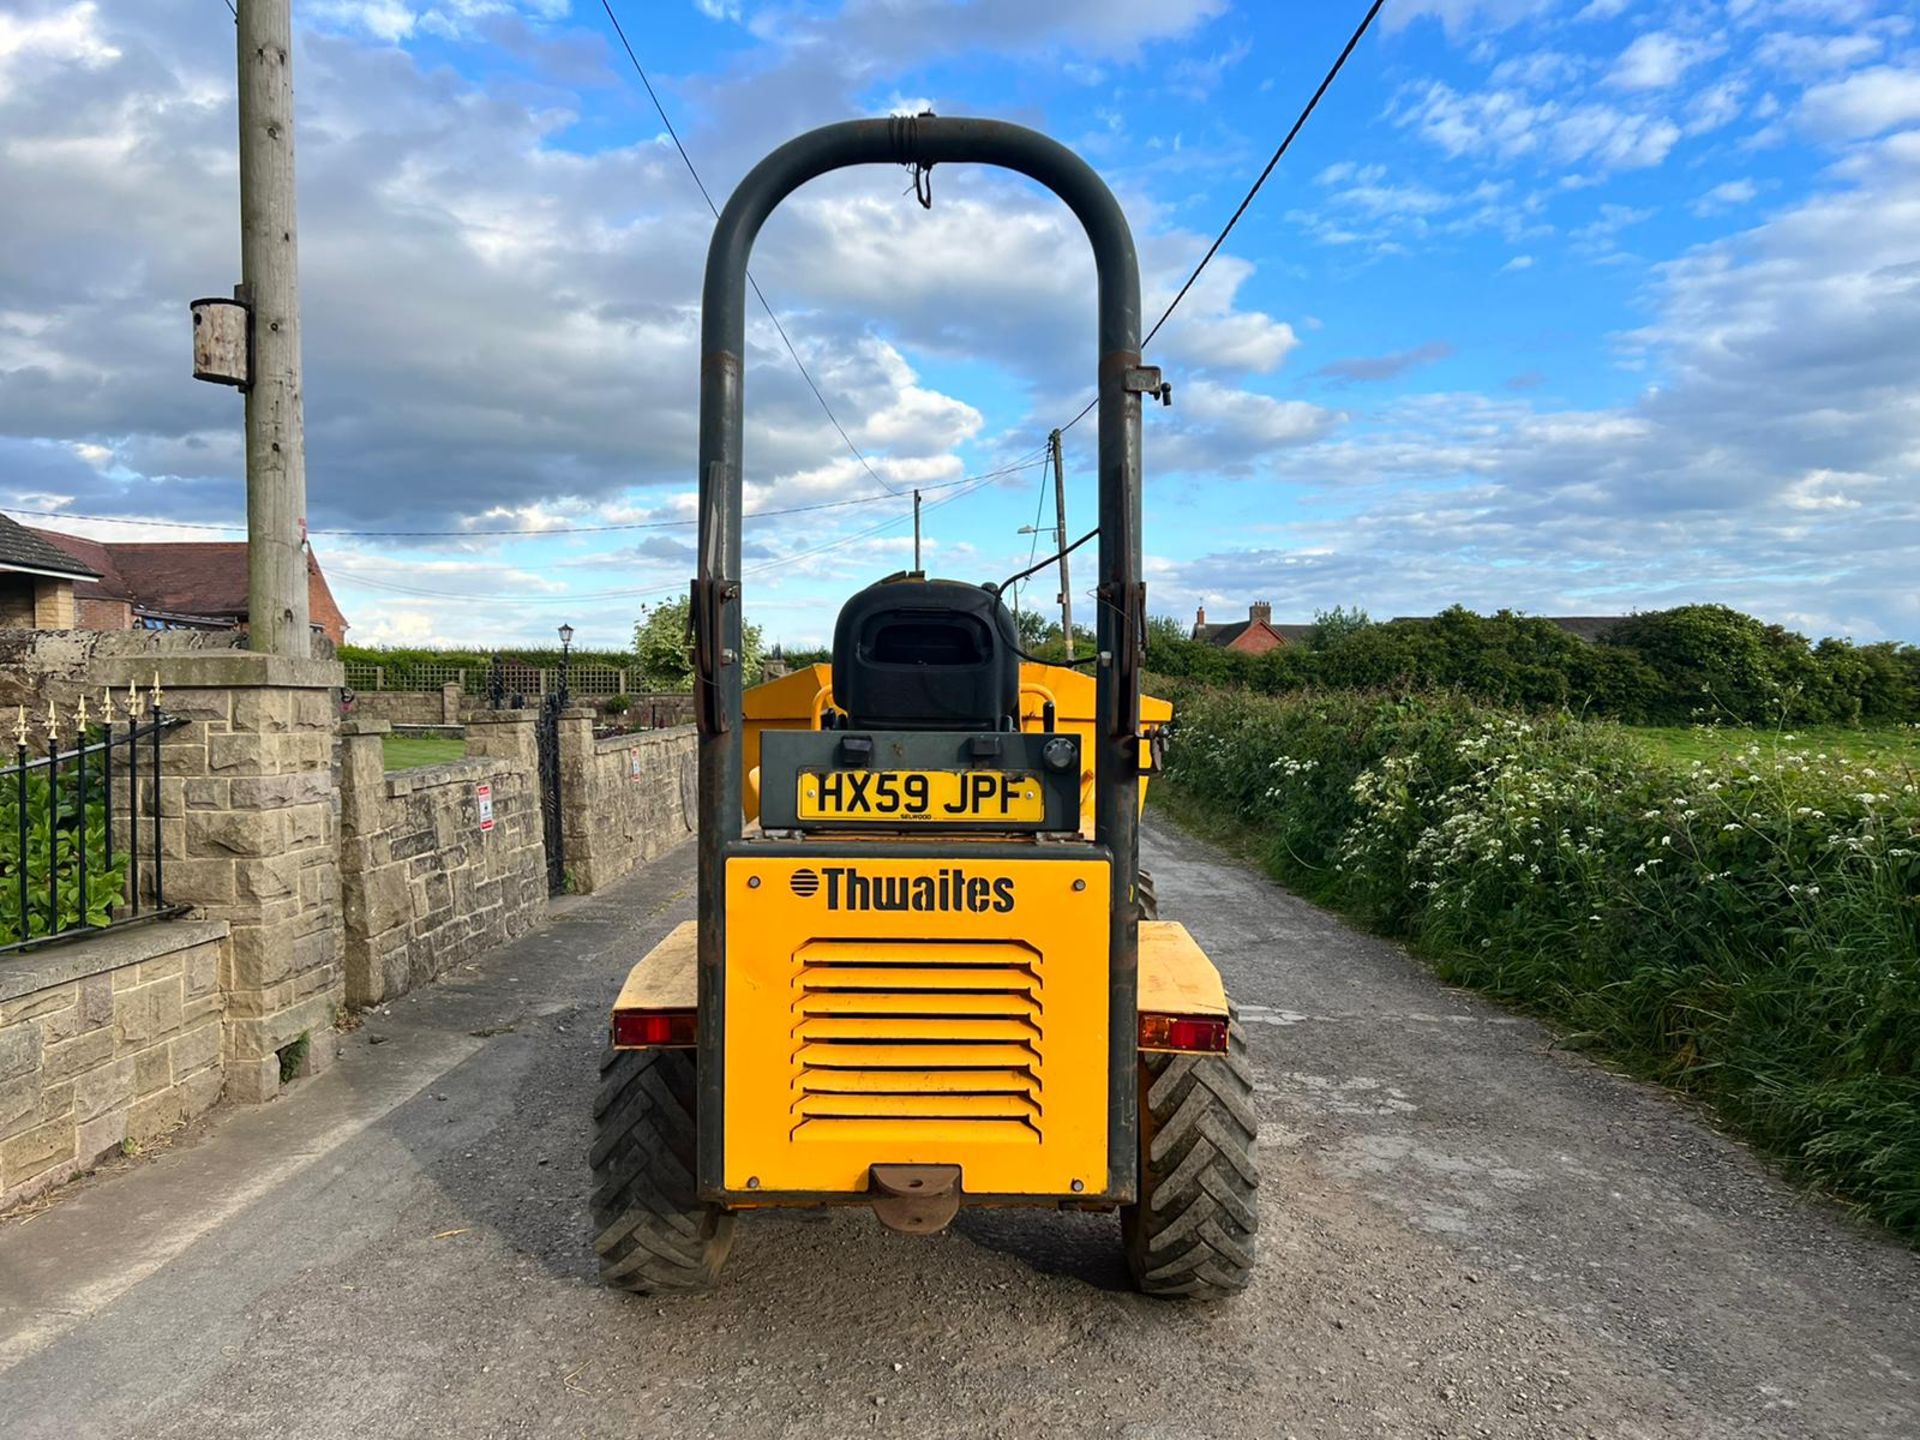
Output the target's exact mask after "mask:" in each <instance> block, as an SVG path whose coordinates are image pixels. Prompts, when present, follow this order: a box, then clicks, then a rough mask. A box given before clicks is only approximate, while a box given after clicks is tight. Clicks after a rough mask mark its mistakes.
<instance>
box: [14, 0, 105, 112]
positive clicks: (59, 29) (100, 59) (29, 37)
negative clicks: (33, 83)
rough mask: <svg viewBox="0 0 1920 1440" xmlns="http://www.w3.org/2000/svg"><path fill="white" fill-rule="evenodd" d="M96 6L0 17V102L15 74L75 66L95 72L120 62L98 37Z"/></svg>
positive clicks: (89, 0)
mask: <svg viewBox="0 0 1920 1440" xmlns="http://www.w3.org/2000/svg"><path fill="white" fill-rule="evenodd" d="M99 20H100V10H99V6H97V5H95V4H93V3H91V0H87V3H84V4H78V5H68V6H66V7H64V8H61V9H55V10H52V11H49V12H47V13H44V14H41V15H35V16H22V15H5V14H0V100H5V99H6V98H7V92H8V90H9V88H10V87H11V83H12V79H13V76H14V74H15V72H17V71H20V72H24V71H30V70H35V71H37V70H42V69H57V68H59V67H62V66H68V65H77V66H79V67H80V68H81V69H83V70H98V69H99V68H101V67H102V66H103V65H107V64H110V63H111V62H113V61H114V60H117V59H119V58H120V51H119V50H118V49H117V48H115V47H114V46H113V45H111V44H109V43H108V42H107V41H106V40H105V39H104V38H103V37H102V36H101V34H100V25H99Z"/></svg>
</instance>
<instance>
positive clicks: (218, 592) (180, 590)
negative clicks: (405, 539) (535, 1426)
mask: <svg viewBox="0 0 1920 1440" xmlns="http://www.w3.org/2000/svg"><path fill="white" fill-rule="evenodd" d="M307 606H308V613H309V617H310V618H311V620H312V622H313V628H314V629H316V630H318V631H320V632H321V633H322V634H324V635H326V636H327V638H328V639H330V640H332V641H333V643H334V644H335V645H339V644H342V643H344V641H345V640H346V635H347V617H346V616H345V615H343V614H342V613H341V611H340V607H339V605H338V604H337V603H336V602H335V601H334V598H333V591H332V590H331V588H329V587H328V585H327V577H326V575H325V574H324V573H322V571H321V569H320V562H319V561H318V560H316V559H315V558H314V556H313V552H312V551H308V552H307ZM246 622H247V545H246V542H245V541H244V540H219V541H187V542H174V541H118V540H112V541H102V540H89V539H87V538H85V537H84V536H80V535H63V534H61V533H59V532H58V531H55V530H39V529H33V528H30V527H28V526H24V525H21V524H18V523H17V522H15V521H13V520H10V519H8V518H7V517H6V516H4V515H0V625H5V626H26V627H31V628H34V629H39V630H67V629H73V630H232V629H236V628H238V627H241V626H244V625H245V624H246Z"/></svg>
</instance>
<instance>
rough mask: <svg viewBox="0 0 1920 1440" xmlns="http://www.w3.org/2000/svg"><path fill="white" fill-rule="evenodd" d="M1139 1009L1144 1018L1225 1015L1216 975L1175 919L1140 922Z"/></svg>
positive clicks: (1221, 986) (1222, 991)
mask: <svg viewBox="0 0 1920 1440" xmlns="http://www.w3.org/2000/svg"><path fill="white" fill-rule="evenodd" d="M1139 1008H1140V1011H1141V1012H1142V1013H1143V1014H1147V1015H1191V1016H1194V1017H1196V1018H1201V1017H1204V1018H1207V1019H1212V1018H1214V1017H1216V1016H1220V1015H1225V1014H1226V1013H1227V987H1226V984H1225V983H1224V982H1223V981H1222V980H1221V979H1220V972H1219V971H1218V970H1217V969H1215V968H1214V964H1213V961H1211V960H1209V959H1208V958H1207V952H1206V951H1204V950H1202V949H1201V948H1200V944H1199V942H1198V941H1197V940H1195V939H1194V938H1193V936H1191V935H1189V934H1188V933H1187V927H1186V926H1184V925H1182V924H1180V923H1179V922H1178V921H1177V920H1142V921H1141V922H1140V996H1139Z"/></svg>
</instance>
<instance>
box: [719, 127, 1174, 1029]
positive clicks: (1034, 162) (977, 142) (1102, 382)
mask: <svg viewBox="0 0 1920 1440" xmlns="http://www.w3.org/2000/svg"><path fill="white" fill-rule="evenodd" d="M955 161H976V162H979V163H981V164H987V165H998V166H1000V167H1002V168H1004V169H1008V170H1014V171H1017V172H1019V173H1020V174H1022V175H1025V176H1027V177H1029V178H1030V179H1033V180H1036V181H1038V182H1039V183H1040V184H1042V185H1044V186H1046V187H1047V188H1048V189H1050V190H1052V191H1053V192H1054V194H1056V195H1058V196H1059V197H1060V198H1061V199H1062V200H1063V201H1065V202H1066V204H1067V207H1068V208H1069V209H1070V210H1072V211H1073V213H1074V215H1075V216H1076V217H1078V219H1079V221H1080V224H1081V226H1082V228H1083V229H1084V230H1085V231H1086V234H1087V239H1088V241H1089V242H1090V243H1091V244H1092V246H1093V258H1094V265H1095V268H1096V270H1097V272H1098V275H1099V317H1100V354H1099V367H1098V376H1099V399H1098V403H1099V417H1100V419H1099V425H1100V428H1099V479H1100V560H1099V574H1100V583H1099V589H1098V591H1097V594H1098V597H1099V601H1100V605H1099V651H1100V661H1099V672H1098V688H1097V695H1098V707H1097V710H1096V728H1097V731H1098V737H1097V741H1096V748H1095V757H1094V825H1095V834H1094V838H1095V842H1096V843H1097V844H1100V845H1102V846H1104V847H1105V848H1106V849H1107V850H1108V851H1109V853H1110V854H1111V855H1112V858H1113V865H1114V877H1113V883H1114V888H1115V891H1116V894H1117V895H1118V896H1121V897H1124V896H1127V895H1129V894H1130V893H1131V889H1132V886H1133V878H1134V872H1135V870H1136V869H1137V868H1138V861H1139V825H1138V816H1139V810H1138V805H1139V786H1138V780H1139V773H1140V746H1139V739H1138V735H1139V728H1140V726H1139V709H1140V662H1141V659H1142V655H1143V643H1144V638H1145V591H1144V587H1143V586H1142V584H1141V582H1140V397H1141V395H1142V394H1143V393H1154V392H1157V391H1158V390H1159V388H1160V386H1159V375H1158V373H1157V372H1156V371H1153V370H1151V369H1148V368H1145V367H1143V366H1142V365H1141V364H1140V276H1139V266H1138V262H1137V260H1136V258H1135V255H1134V248H1133V234H1132V232H1131V231H1130V230H1129V229H1128V227H1127V220H1126V216H1125V215H1124V214H1123V213H1122V212H1121V210H1120V206H1119V203H1118V202H1117V201H1115V199H1114V198H1113V193H1112V192H1111V191H1110V190H1108V189H1107V187H1106V184H1105V183H1104V182H1103V181H1102V180H1101V179H1100V177H1099V176H1098V175H1097V174H1095V173H1094V171H1093V169H1092V167H1090V166H1089V165H1088V164H1087V163H1086V162H1085V161H1084V160H1082V159H1081V158H1080V157H1079V156H1078V155H1075V154H1074V153H1073V152H1072V151H1071V150H1069V149H1067V148H1066V147H1065V146H1064V145H1061V144H1060V143H1058V142H1057V141H1054V140H1051V139H1048V138H1047V137H1046V136H1044V135H1042V134H1040V133H1038V132H1037V131H1034V130H1029V129H1026V128H1025V127H1023V126H1019V125H1011V124H1008V123H1007V122H1005V121H1001V120H978V119H952V118H947V117H944V116H941V117H935V116H931V115H921V116H913V117H896V118H894V119H891V120H849V121H844V122H842V123H840V124H836V125H826V126H822V127H821V128H820V129H818V130H811V131H808V132H807V133H806V134H804V135H801V136H798V137H796V138H795V139H793V140H789V141H788V142H787V143H786V144H784V145H782V146H781V147H780V148H779V149H777V150H775V151H773V153H772V154H770V155H768V156H767V157H766V159H764V160H762V161H761V162H760V163H759V164H758V165H756V166H754V168H753V169H752V170H751V171H749V172H748V173H747V176H746V178H745V179H743V180H742V181H741V182H740V185H739V187H738V188H737V189H736V190H735V191H734V192H733V195H732V197H731V198H730V199H729V200H728V201H727V205H726V208H725V209H724V210H723V211H722V212H721V214H720V219H719V222H718V223H717V224H716V225H715V226H714V231H713V242H712V244H711V246H710V247H709V248H708V251H707V271H706V285H705V290H704V292H703V295H702V299H701V335H700V340H701V360H700V539H699V576H698V578H697V579H696V580H695V581H694V582H693V608H692V619H693V626H694V658H695V671H696V689H697V691H698V694H697V697H696V698H697V705H696V715H697V719H698V723H699V729H700V764H699V774H700V831H699V842H698V843H699V865H700V902H699V914H700V921H701V961H702V968H703V970H705V969H706V968H707V967H708V966H709V965H711V966H712V967H714V968H715V969H717V967H718V966H719V964H720V963H721V956H722V954H723V953H724V952H723V951H722V950H721V949H720V946H721V944H722V940H721V936H720V923H719V922H720V920H721V918H722V915H721V897H722V893H723V891H724V886H725V877H724V873H723V866H724V861H725V853H726V850H727V847H728V846H729V845H731V844H732V843H734V842H736V841H738V840H739V838H740V834H741V823H742V822H741V755H742V750H741V692H742V688H743V687H742V677H741V667H740V655H741V594H740V520H741V454H742V428H743V414H742V409H741V405H742V392H743V383H742V382H743V372H744V359H743V357H744V351H745V348H746V303H747V261H748V258H749V256H750V255H751V253H752V250H753V242H754V239H755V237H756V236H758V234H759V233H760V227H761V226H762V225H763V224H764V223H765V222H766V219H767V217H768V216H769V215H770V214H772V213H773V210H774V207H776V206H777V205H779V203H780V202H781V201H782V200H784V199H785V198H786V197H787V196H788V195H790V194H792V193H793V192H794V191H795V190H796V189H798V188H799V187H800V186H801V185H804V184H805V183H806V182H807V181H809V180H812V179H814V178H816V177H818V176H820V175H824V174H827V173H828V172H830V171H834V170H840V169H844V168H846V167H847V166H850V165H919V166H930V165H934V164H947V163H951V162H955ZM1113 908H1114V914H1115V927H1114V936H1113V939H1114V948H1113V951H1112V959H1113V962H1114V964H1115V965H1116V966H1122V967H1125V969H1127V970H1128V971H1129V972H1130V971H1131V970H1132V968H1133V964H1134V959H1135V955H1136V950H1137V939H1136V935H1137V931H1136V926H1135V918H1134V907H1133V906H1132V905H1131V904H1127V903H1116V904H1115V906H1114V907H1113ZM705 1008H706V1007H705V1006H704V1005H703V1014H704V1011H705ZM1128 1023H1129V1024H1131V1017H1128Z"/></svg>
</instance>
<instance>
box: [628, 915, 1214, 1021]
mask: <svg viewBox="0 0 1920 1440" xmlns="http://www.w3.org/2000/svg"><path fill="white" fill-rule="evenodd" d="M698 937H699V926H698V925H697V924H696V923H695V922H694V921H692V920H683V921H682V922H681V923H680V924H678V925H676V926H674V927H673V929H671V930H669V931H668V932H667V934H666V937H665V938H664V939H663V940H661V942H660V943H659V944H658V945H655V946H654V947H653V949H651V950H649V951H648V952H647V953H646V955H645V956H644V957H643V958H642V959H641V960H640V962H639V963H638V964H637V965H635V966H634V967H633V969H632V970H631V971H629V972H628V974H627V983H626V984H625V985H623V986H621V987H620V998H619V999H618V1000H616V1001H614V1004H613V1008H614V1009H616V1010H691V1009H693V1008H695V1006H696V1004H697V1003H698V1000H699V980H698V975H697V972H696V966H697V964H698V957H697V954H696V947H697V944H698ZM858 948H859V947H854V946H846V945H845V942H835V941H816V942H814V943H813V944H812V945H811V946H810V947H808V949H809V958H810V960H811V961H812V962H813V963H815V964H831V963H833V962H834V961H835V960H837V959H842V958H844V959H846V960H849V961H851V960H853V959H855V957H856V956H857V954H858ZM989 948H990V947H982V952H981V953H974V954H969V955H968V956H967V958H968V959H969V960H971V961H973V962H974V963H972V964H970V965H968V966H966V967H964V968H959V969H956V968H955V967H953V966H952V965H942V966H940V967H938V968H930V967H913V966H907V967H900V968H894V969H890V970H889V971H888V972H887V978H886V981H885V982H884V983H885V984H887V985H888V986H889V987H898V988H897V989H890V990H888V991H881V992H872V993H869V994H868V995H867V997H866V999H865V1000H864V1001H863V1002H861V1003H860V1004H859V1005H858V1006H857V1007H856V1006H855V1005H853V1004H852V1003H851V1001H850V1000H849V998H848V996H846V995H844V994H841V995H824V994H823V995H815V996H813V997H811V998H810V999H809V1000H807V1001H806V1002H805V1012H806V1013H807V1014H809V1015H828V1014H834V1013H846V1012H848V1011H851V1010H855V1009H856V1008H857V1010H858V1013H863V1014H877V1013H890V1014H901V1015H911V1014H913V1013H914V1012H915V1011H916V1010H917V1009H922V1008H924V1006H925V1005H926V1003H927V1002H926V1001H925V999H924V998H916V996H921V997H924V994H925V992H926V991H928V990H933V989H939V990H943V991H945V992H947V997H948V998H947V999H946V1000H945V1001H944V1002H943V1007H944V1008H946V1009H948V1010H951V1011H955V1012H967V1013H972V1014H1003V1013H1006V1002H1005V1001H1004V999H1003V998H1001V997H1003V996H1004V995H1005V994H1006V993H1007V992H1008V991H1010V990H1011V989H1013V987H1014V986H1015V985H1016V984H1017V983H1018V982H1019V981H1020V980H1021V979H1022V976H1023V974H1024V972H1023V970H1022V969H1021V968H1020V967H1019V966H1017V965H996V964H993V963H988V962H991V960H992V959H993V958H994V956H993V955H992V954H990V953H985V952H986V951H988V949H989ZM997 948H999V949H1000V953H1001V956H1002V957H1003V958H1004V955H1005V953H1006V952H1007V951H1009V950H1011V949H1012V947H997ZM874 983H875V984H879V983H883V982H880V981H878V980H877V979H876V980H875V981H874ZM1139 1008H1140V1009H1141V1010H1142V1011H1144V1012H1146V1013H1147V1014H1150V1015H1151V1014H1161V1015H1195V1016H1214V1015H1225V1014H1226V1013H1227V990H1226V986H1225V984H1224V983H1223V982H1222V981H1221V979H1220V972H1219V971H1218V970H1217V969H1215V968H1214V964H1213V961H1211V960H1209V959H1208V958H1207V953H1206V951H1204V950H1202V949H1201V948H1200V945H1199V942H1197V941H1196V940H1195V939H1194V938H1193V937H1192V936H1191V935H1189V934H1188V933H1187V927H1186V926H1184V925H1182V924H1180V923H1179V922H1178V921H1175V920H1142V921H1141V922H1140V1005H1139Z"/></svg>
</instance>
